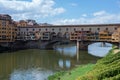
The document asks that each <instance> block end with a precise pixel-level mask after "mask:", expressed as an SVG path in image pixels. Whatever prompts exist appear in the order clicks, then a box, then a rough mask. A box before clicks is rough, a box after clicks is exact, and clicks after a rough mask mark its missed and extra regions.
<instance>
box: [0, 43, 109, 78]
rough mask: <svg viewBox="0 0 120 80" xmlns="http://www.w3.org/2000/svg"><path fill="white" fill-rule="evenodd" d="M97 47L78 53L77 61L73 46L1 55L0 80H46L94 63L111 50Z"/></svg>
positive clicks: (90, 47)
mask: <svg viewBox="0 0 120 80" xmlns="http://www.w3.org/2000/svg"><path fill="white" fill-rule="evenodd" d="M99 45H100V44H97V45H94V46H93V45H91V46H89V49H88V51H80V52H79V59H77V57H76V46H75V45H74V44H67V45H60V46H57V47H56V49H55V50H39V49H28V50H19V51H16V52H5V53H1V54H0V80H47V77H48V76H49V75H52V74H54V73H55V72H57V71H61V70H70V69H72V68H74V67H75V66H76V65H81V64H88V63H96V61H97V60H98V59H100V57H102V56H105V54H106V53H107V52H108V51H109V50H110V49H111V45H108V46H107V47H106V48H105V47H104V48H101V49H100V50H99V48H100V47H99ZM96 46H98V47H99V48H97V47H96ZM104 51H107V52H104ZM98 52H101V53H98ZM97 54H98V55H97ZM98 56H100V57H98Z"/></svg>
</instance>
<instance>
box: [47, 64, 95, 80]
mask: <svg viewBox="0 0 120 80" xmlns="http://www.w3.org/2000/svg"><path fill="white" fill-rule="evenodd" d="M93 66H94V64H88V65H82V66H78V67H77V68H74V69H72V70H71V71H66V72H57V73H55V74H54V75H52V76H49V77H48V80H75V79H76V77H79V76H80V75H81V76H82V75H84V74H86V72H88V71H90V70H92V69H93Z"/></svg>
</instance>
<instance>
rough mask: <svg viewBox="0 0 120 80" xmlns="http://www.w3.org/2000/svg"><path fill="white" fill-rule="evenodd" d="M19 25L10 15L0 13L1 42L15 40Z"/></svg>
mask: <svg viewBox="0 0 120 80" xmlns="http://www.w3.org/2000/svg"><path fill="white" fill-rule="evenodd" d="M16 32H17V26H16V25H15V22H13V20H12V19H11V16H10V15H7V14H6V15H5V14H4V15H2V14H0V42H14V41H15V39H16Z"/></svg>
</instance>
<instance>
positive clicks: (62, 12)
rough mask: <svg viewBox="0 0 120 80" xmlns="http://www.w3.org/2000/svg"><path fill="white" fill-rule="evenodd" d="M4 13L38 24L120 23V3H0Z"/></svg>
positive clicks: (0, 11)
mask: <svg viewBox="0 0 120 80" xmlns="http://www.w3.org/2000/svg"><path fill="white" fill-rule="evenodd" d="M0 14H9V15H11V16H12V19H13V20H15V21H19V20H27V19H33V20H36V22H37V23H49V24H56V25H64V24H65V25H66V24H111V23H120V0H0Z"/></svg>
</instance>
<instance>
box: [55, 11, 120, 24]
mask: <svg viewBox="0 0 120 80" xmlns="http://www.w3.org/2000/svg"><path fill="white" fill-rule="evenodd" d="M107 23H108V24H109V23H120V13H119V14H110V13H107V12H106V11H99V12H95V13H93V15H92V16H91V17H80V18H77V19H59V20H56V21H55V22H53V24H58V25H59V24H63V25H64V24H107Z"/></svg>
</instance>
